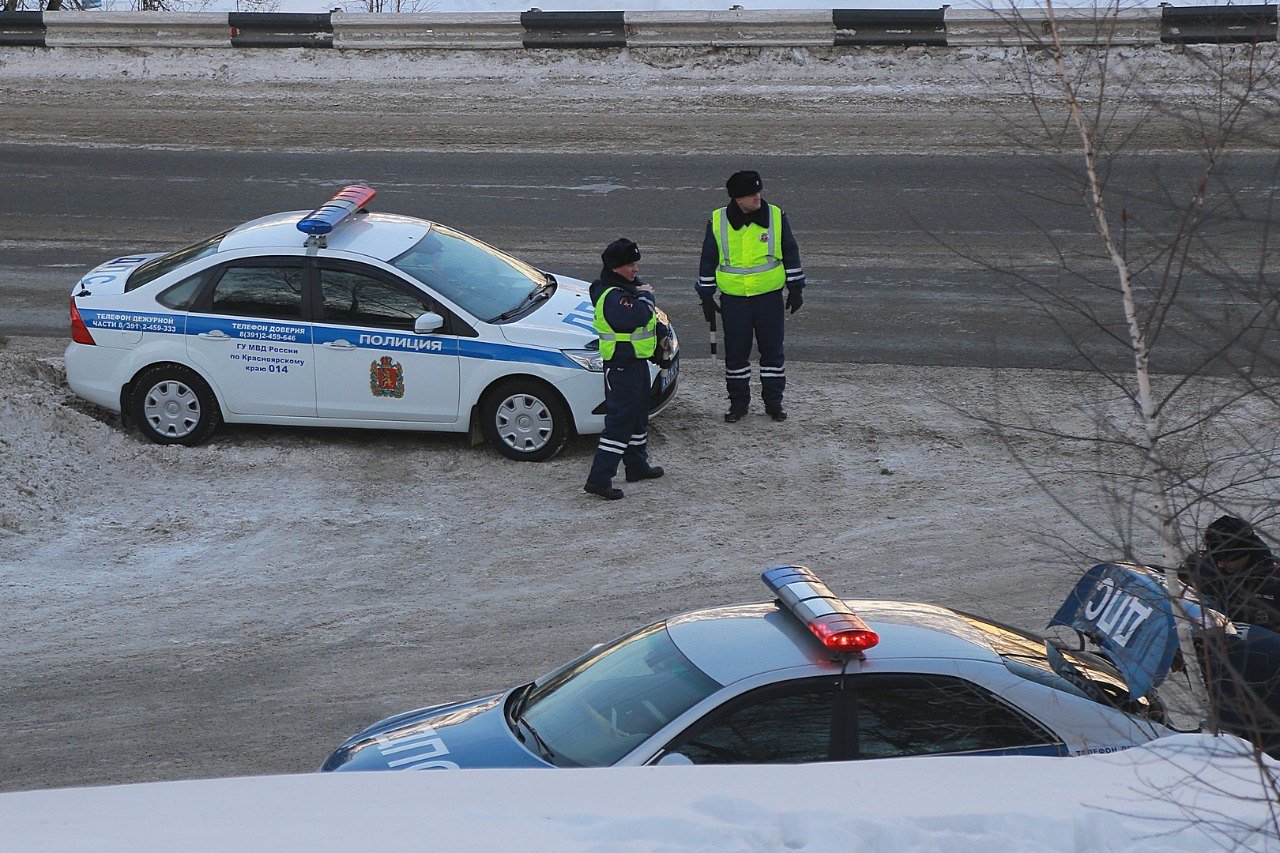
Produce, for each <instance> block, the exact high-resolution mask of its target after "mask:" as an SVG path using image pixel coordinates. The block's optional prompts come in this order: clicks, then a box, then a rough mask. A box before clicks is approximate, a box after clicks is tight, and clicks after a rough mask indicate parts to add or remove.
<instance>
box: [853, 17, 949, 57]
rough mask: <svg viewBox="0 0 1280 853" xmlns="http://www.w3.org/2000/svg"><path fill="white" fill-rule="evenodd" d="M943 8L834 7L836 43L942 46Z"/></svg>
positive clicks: (944, 23) (859, 45)
mask: <svg viewBox="0 0 1280 853" xmlns="http://www.w3.org/2000/svg"><path fill="white" fill-rule="evenodd" d="M945 12H946V9H945V8H943V9H833V10H832V12H831V20H832V23H833V24H834V25H835V28H836V38H835V45H836V47H882V46H885V45H895V44H896V45H903V46H906V47H929V46H939V47H942V46H945V45H946V43H947V25H946V21H945V20H944V17H945V16H944V13H945Z"/></svg>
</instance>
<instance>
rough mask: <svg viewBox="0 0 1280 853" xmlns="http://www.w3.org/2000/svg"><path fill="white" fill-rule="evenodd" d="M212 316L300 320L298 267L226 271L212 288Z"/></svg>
mask: <svg viewBox="0 0 1280 853" xmlns="http://www.w3.org/2000/svg"><path fill="white" fill-rule="evenodd" d="M212 312H213V313H214V314H232V315H236V316H240V317H262V318H265V319H271V320H299V319H301V318H302V267H300V266H296V267H295V266H288V267H273V266H252V267H228V268H227V270H226V271H225V272H224V273H223V274H222V278H220V279H218V283H217V285H215V286H214V288H213V304H212Z"/></svg>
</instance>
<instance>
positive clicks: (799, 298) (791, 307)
mask: <svg viewBox="0 0 1280 853" xmlns="http://www.w3.org/2000/svg"><path fill="white" fill-rule="evenodd" d="M803 304H804V296H803V295H802V294H801V293H800V291H798V290H792V289H791V288H789V287H788V288H787V310H788V311H790V312H791V313H792V314H794V313H796V312H797V311H799V310H800V306H801V305H803Z"/></svg>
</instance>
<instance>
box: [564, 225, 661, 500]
mask: <svg viewBox="0 0 1280 853" xmlns="http://www.w3.org/2000/svg"><path fill="white" fill-rule="evenodd" d="M600 259H601V260H602V261H603V262H604V268H603V269H602V270H601V271H600V277H599V278H597V279H596V280H595V281H593V282H592V283H591V302H592V304H593V305H595V329H596V333H597V334H599V335H600V354H601V355H602V356H604V401H605V416H604V432H602V433H601V434H600V442H599V444H598V445H597V447H596V455H595V459H594V460H593V461H592V463H591V472H590V473H589V474H588V475H587V484H586V485H585V486H584V487H583V488H584V489H585V490H586V491H587V492H589V493H591V494H593V495H599V496H600V497H602V498H604V499H606V500H617V499H618V498H621V497H622V489H616V488H614V487H613V478H614V475H616V474H617V473H618V463H619V462H621V463H622V465H623V466H624V467H625V468H626V472H627V482H628V483H635V482H639V481H641V480H654V479H657V478H658V477H661V476H662V475H663V473H664V472H663V470H662V468H661V467H659V466H657V465H652V464H650V462H649V453H648V446H649V362H650V361H656V360H660V359H661V358H662V353H663V351H664V349H665V347H664V345H663V342H664V341H666V339H667V338H668V337H669V336H670V334H671V330H670V329H669V328H667V326H666V325H665V324H663V323H662V322H660V321H659V320H658V313H657V311H658V309H657V304H656V303H655V301H654V298H653V288H651V287H649V285H647V284H645V283H644V282H642V281H641V280H640V279H639V278H637V275H638V273H639V270H640V264H639V261H640V248H639V247H638V246H636V244H635V243H633V242H632V241H630V240H628V239H626V238H622V239H619V240H615V241H614V242H612V243H610V244H609V245H608V246H607V247H606V248H605V250H604V252H603V253H602V254H601V255H600Z"/></svg>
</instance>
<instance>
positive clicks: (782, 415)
mask: <svg viewBox="0 0 1280 853" xmlns="http://www.w3.org/2000/svg"><path fill="white" fill-rule="evenodd" d="M764 410H765V412H766V413H767V414H768V415H769V417H771V418H773V419H774V420H775V421H779V422H781V421H785V420H786V419H787V413H786V411H784V410H783V408H782V404H781V403H778V404H776V405H773V406H765V407H764Z"/></svg>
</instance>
